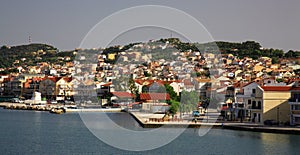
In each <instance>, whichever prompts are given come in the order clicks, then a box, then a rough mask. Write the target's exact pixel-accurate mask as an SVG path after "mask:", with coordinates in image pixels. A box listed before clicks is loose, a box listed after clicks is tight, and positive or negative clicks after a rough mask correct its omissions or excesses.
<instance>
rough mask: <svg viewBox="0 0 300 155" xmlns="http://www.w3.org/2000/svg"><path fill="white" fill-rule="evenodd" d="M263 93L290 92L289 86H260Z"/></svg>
mask: <svg viewBox="0 0 300 155" xmlns="http://www.w3.org/2000/svg"><path fill="white" fill-rule="evenodd" d="M261 88H262V89H263V90H264V91H290V90H291V89H292V87H290V86H261Z"/></svg>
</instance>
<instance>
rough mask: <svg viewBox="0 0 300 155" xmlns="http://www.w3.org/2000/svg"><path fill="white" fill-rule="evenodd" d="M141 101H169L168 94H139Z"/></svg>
mask: <svg viewBox="0 0 300 155" xmlns="http://www.w3.org/2000/svg"><path fill="white" fill-rule="evenodd" d="M140 99H141V100H170V95H169V94H168V93H142V94H140Z"/></svg>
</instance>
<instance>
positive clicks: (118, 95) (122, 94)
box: [111, 92, 134, 98]
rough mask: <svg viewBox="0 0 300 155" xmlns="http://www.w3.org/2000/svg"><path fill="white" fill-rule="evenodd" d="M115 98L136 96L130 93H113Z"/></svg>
mask: <svg viewBox="0 0 300 155" xmlns="http://www.w3.org/2000/svg"><path fill="white" fill-rule="evenodd" d="M111 93H112V94H113V95H114V96H117V97H118V98H133V97H134V95H133V94H131V93H129V92H111Z"/></svg>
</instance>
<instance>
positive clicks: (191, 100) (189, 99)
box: [180, 90, 199, 112]
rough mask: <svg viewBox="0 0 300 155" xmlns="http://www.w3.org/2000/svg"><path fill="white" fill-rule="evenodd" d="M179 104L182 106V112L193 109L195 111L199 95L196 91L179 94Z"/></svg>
mask: <svg viewBox="0 0 300 155" xmlns="http://www.w3.org/2000/svg"><path fill="white" fill-rule="evenodd" d="M180 98H181V99H180V103H181V104H182V107H183V111H185V112H189V111H191V110H193V109H197V105H198V102H199V95H198V93H197V92H196V91H191V92H188V91H185V90H183V91H182V92H181V96H180Z"/></svg>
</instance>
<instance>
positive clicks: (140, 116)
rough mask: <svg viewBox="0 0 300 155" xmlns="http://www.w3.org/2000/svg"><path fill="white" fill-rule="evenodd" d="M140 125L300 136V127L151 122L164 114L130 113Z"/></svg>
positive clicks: (169, 121) (199, 122) (176, 121)
mask: <svg viewBox="0 0 300 155" xmlns="http://www.w3.org/2000/svg"><path fill="white" fill-rule="evenodd" d="M130 114H131V115H132V116H133V117H134V118H135V120H136V121H138V123H139V124H140V125H141V126H142V127H144V128H157V127H162V126H166V127H188V128H200V127H201V126H206V127H212V128H222V129H231V130H244V131H254V132H267V133H283V134H298V135H299V134H300V127H290V126H266V125H263V124H256V123H249V122H244V123H240V122H227V121H216V122H212V121H207V120H199V121H197V122H195V121H190V120H188V119H178V120H168V121H165V120H162V119H161V121H158V119H157V120H155V121H150V120H151V118H162V117H163V116H164V114H151V113H142V112H130Z"/></svg>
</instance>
